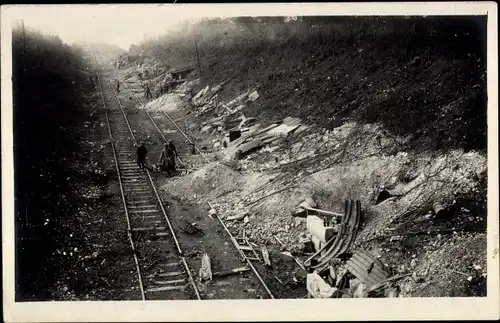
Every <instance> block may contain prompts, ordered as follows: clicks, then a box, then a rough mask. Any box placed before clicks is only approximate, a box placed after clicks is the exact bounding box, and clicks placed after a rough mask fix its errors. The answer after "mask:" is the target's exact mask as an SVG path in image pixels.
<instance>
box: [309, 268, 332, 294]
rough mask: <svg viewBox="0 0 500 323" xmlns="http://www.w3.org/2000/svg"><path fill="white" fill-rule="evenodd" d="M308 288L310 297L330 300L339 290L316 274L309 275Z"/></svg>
mask: <svg viewBox="0 0 500 323" xmlns="http://www.w3.org/2000/svg"><path fill="white" fill-rule="evenodd" d="M306 286H307V291H308V293H309V296H312V297H313V298H330V297H332V295H333V293H335V291H337V288H335V287H332V286H330V285H328V284H327V283H326V282H325V281H324V280H323V278H321V276H320V275H318V274H317V273H316V272H314V273H312V274H307V279H306Z"/></svg>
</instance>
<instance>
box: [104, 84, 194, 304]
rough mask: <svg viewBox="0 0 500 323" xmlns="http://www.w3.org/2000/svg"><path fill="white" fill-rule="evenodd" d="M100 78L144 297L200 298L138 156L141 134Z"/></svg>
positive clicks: (146, 171) (159, 200)
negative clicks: (138, 161)
mask: <svg viewBox="0 0 500 323" xmlns="http://www.w3.org/2000/svg"><path fill="white" fill-rule="evenodd" d="M98 83H99V90H100V92H101V95H102V100H103V105H104V108H105V110H106V109H108V110H109V113H108V112H106V121H107V126H108V130H109V136H110V139H111V145H112V149H113V155H114V161H115V166H116V170H117V174H118V182H119V185H120V193H121V197H122V201H123V209H124V213H125V217H126V221H127V226H128V230H127V234H128V237H129V242H130V245H131V248H132V250H133V256H134V262H135V266H136V272H137V277H138V285H139V289H140V291H141V298H142V300H173V299H176V300H179V299H201V297H200V294H199V291H198V288H197V286H196V283H195V282H194V279H193V276H192V274H191V270H190V268H189V266H188V264H187V262H186V259H185V258H184V256H183V251H182V249H181V246H180V244H179V241H178V239H177V237H176V233H175V231H174V229H173V227H172V224H171V221H170V219H169V217H168V214H167V212H166V210H165V207H164V205H163V202H162V200H161V198H160V196H159V195H158V192H157V190H156V187H155V185H154V182H153V179H152V177H151V174H150V173H149V171H148V170H141V169H140V168H139V167H138V165H137V164H136V162H135V146H134V143H135V141H136V139H137V138H136V136H135V134H134V132H133V131H132V129H131V127H130V124H129V121H128V119H127V116H126V114H125V112H124V110H123V107H122V105H121V103H120V101H119V99H118V97H117V96H116V93H114V89H113V88H112V87H111V86H107V85H106V84H105V83H104V84H103V82H101V78H100V77H99V82H98ZM105 93H106V94H107V95H105ZM123 138H126V139H125V140H124V139H123ZM153 259H157V260H153ZM132 287H135V286H132Z"/></svg>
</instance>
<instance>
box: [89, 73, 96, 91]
mask: <svg viewBox="0 0 500 323" xmlns="http://www.w3.org/2000/svg"><path fill="white" fill-rule="evenodd" d="M89 80H90V84H92V87H93V88H94V89H95V84H94V77H93V76H92V75H90V76H89Z"/></svg>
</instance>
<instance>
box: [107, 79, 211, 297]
mask: <svg viewBox="0 0 500 323" xmlns="http://www.w3.org/2000/svg"><path fill="white" fill-rule="evenodd" d="M110 85H111V88H112V89H113V94H114V96H115V98H116V100H117V102H118V106H119V107H120V110H121V112H122V114H123V117H124V119H125V121H126V123H127V127H128V129H129V132H130V134H131V136H132V138H133V139H134V141H135V140H136V137H135V135H134V132H133V131H132V128H131V126H130V123H129V122H128V118H127V115H126V113H125V110H124V109H123V105H122V103H121V102H120V98H119V97H118V94H117V93H116V91H115V89H114V87H113V84H112V83H111V81H110ZM145 170H146V174H147V176H148V179H149V183H150V185H151V188H152V189H153V192H154V194H155V197H156V199H157V201H158V204H159V205H160V209H161V211H162V213H163V216H164V218H165V221H167V224H168V228H169V230H170V233H171V234H172V237H173V238H174V241H175V246H176V248H177V251H178V252H179V255H180V256H181V260H182V263H183V265H184V268H185V269H186V272H187V274H188V276H189V281H190V283H191V286H193V289H194V291H195V293H196V297H197V298H198V299H199V300H201V297H200V293H199V291H198V287H197V286H196V283H195V281H194V279H193V276H192V274H191V270H190V269H189V266H188V264H187V262H186V260H185V258H184V256H183V251H182V249H181V246H180V243H179V240H178V239H177V236H176V234H175V231H174V228H173V226H172V222H171V221H170V219H169V218H168V214H167V211H166V210H165V208H164V206H163V201H162V199H161V197H160V195H159V194H158V191H157V190H156V186H155V184H154V181H153V179H152V177H151V174H150V172H149V170H148V169H147V168H146V169H145Z"/></svg>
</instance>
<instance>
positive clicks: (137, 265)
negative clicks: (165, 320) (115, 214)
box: [97, 76, 146, 301]
mask: <svg viewBox="0 0 500 323" xmlns="http://www.w3.org/2000/svg"><path fill="white" fill-rule="evenodd" d="M97 80H98V81H99V89H100V90H101V91H100V92H101V97H102V104H103V106H104V109H106V101H105V100H104V92H103V89H102V84H101V78H100V77H99V76H97ZM105 114H106V123H107V125H108V131H109V137H110V140H111V147H112V149H113V157H114V160H115V167H116V173H117V174H118V183H119V184H120V193H121V197H122V202H123V210H124V211H125V218H126V219H127V237H128V239H129V241H130V246H131V248H132V251H133V254H134V262H135V268H136V270H137V277H138V278H139V288H140V289H141V298H142V300H143V301H145V300H146V293H145V292H144V284H143V283H142V275H141V268H140V266H139V259H138V258H137V251H136V249H135V245H134V240H133V239H132V227H131V226H130V216H129V214H128V208H127V201H126V199H125V193H124V190H123V183H122V178H121V175H120V165H119V163H118V157H117V154H116V148H115V143H114V140H113V135H112V133H111V125H110V123H109V118H108V113H107V112H106V113H105Z"/></svg>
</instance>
